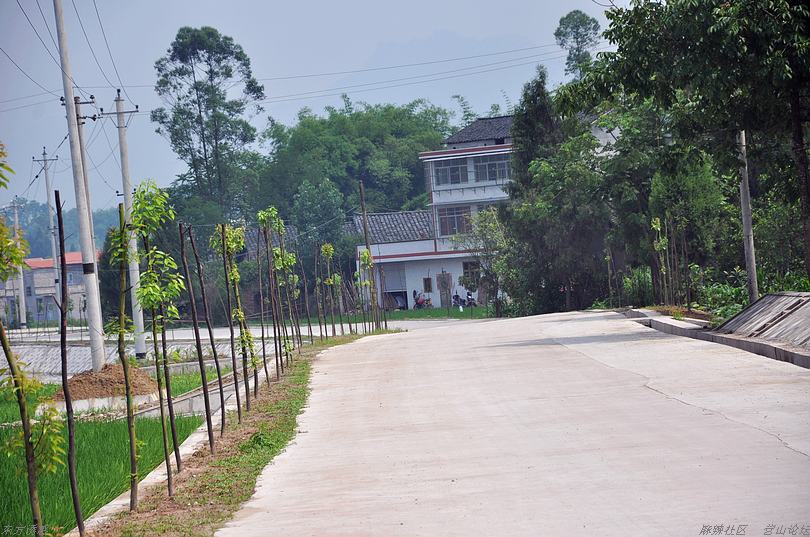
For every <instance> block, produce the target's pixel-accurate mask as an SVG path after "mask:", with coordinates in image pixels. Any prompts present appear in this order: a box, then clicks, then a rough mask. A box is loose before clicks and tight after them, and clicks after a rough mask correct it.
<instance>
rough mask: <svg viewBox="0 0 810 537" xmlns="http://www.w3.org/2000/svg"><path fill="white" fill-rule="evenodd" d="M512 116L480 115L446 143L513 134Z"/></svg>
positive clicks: (492, 138) (505, 136)
mask: <svg viewBox="0 0 810 537" xmlns="http://www.w3.org/2000/svg"><path fill="white" fill-rule="evenodd" d="M511 131H512V116H497V117H480V118H478V119H476V120H475V121H473V122H472V123H470V124H469V125H467V126H466V127H464V128H463V129H461V130H460V131H458V132H457V133H455V134H453V135H452V136H450V137H449V138H448V139H447V140H445V143H446V144H448V145H451V144H464V143H469V142H482V141H485V140H494V139H496V138H509V137H511V136H512V134H511Z"/></svg>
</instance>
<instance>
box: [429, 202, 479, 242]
mask: <svg viewBox="0 0 810 537" xmlns="http://www.w3.org/2000/svg"><path fill="white" fill-rule="evenodd" d="M451 213H452V214H451ZM436 217H437V219H438V221H439V222H438V223H439V236H441V237H451V236H453V235H457V234H459V233H468V232H469V231H470V218H471V217H472V208H471V207H470V206H469V205H454V206H451V207H438V208H437V209H436Z"/></svg>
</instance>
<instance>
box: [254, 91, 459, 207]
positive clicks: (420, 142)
mask: <svg viewBox="0 0 810 537" xmlns="http://www.w3.org/2000/svg"><path fill="white" fill-rule="evenodd" d="M449 120H450V112H449V111H447V110H445V109H443V108H440V107H436V106H433V105H431V104H430V103H428V102H427V101H424V100H416V101H413V102H411V103H408V104H405V105H393V104H376V105H371V104H366V103H352V102H351V101H349V100H348V98H346V99H345V101H344V106H343V107H341V108H334V107H327V108H326V114H325V115H324V116H318V115H315V114H314V113H312V111H310V110H309V109H303V110H301V112H300V113H299V115H298V123H297V124H296V125H294V126H292V127H285V126H283V125H281V124H279V123H277V122H275V121H273V120H271V121H270V125H269V127H268V128H267V129H266V130H265V132H264V138H265V139H266V140H267V142H268V143H269V145H270V147H272V154H271V155H270V159H271V162H270V164H269V167H268V168H267V172H266V177H267V178H268V179H267V180H264V181H261V182H260V183H258V185H257V191H256V192H255V193H253V194H252V197H253V198H254V199H255V200H256V203H257V205H256V206H255V207H256V209H258V208H260V207H263V206H265V205H266V204H267V203H273V204H275V205H276V206H277V207H279V209H280V210H281V212H282V213H284V214H291V212H292V210H293V207H292V204H293V202H294V199H295V193H296V192H297V191H298V189H299V185H300V184H301V182H302V179H305V178H306V179H310V180H312V179H315V180H321V179H329V180H330V181H331V182H332V183H333V184H334V185H335V187H336V188H337V189H338V191H340V193H341V194H342V195H343V199H344V205H343V206H344V208H346V209H349V208H354V207H357V206H359V197H358V192H357V181H358V180H359V179H362V180H363V181H364V183H365V187H366V204H367V206H368V210H369V211H380V210H397V209H399V208H400V207H402V206H403V205H404V204H405V203H407V202H408V201H409V200H410V199H411V198H413V197H415V196H417V195H419V194H421V193H423V192H424V188H425V179H424V166H423V165H422V163H421V162H420V161H419V152H420V151H428V150H433V149H439V148H440V147H441V144H442V140H443V139H444V138H445V137H446V136H447V135H448V134H449V133H450V130H451V128H450V121H449ZM270 178H272V179H270ZM297 216H302V215H297ZM293 221H295V219H293Z"/></svg>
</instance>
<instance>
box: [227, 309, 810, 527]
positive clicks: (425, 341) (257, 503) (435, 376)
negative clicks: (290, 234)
mask: <svg viewBox="0 0 810 537" xmlns="http://www.w3.org/2000/svg"><path fill="white" fill-rule="evenodd" d="M808 454H810V371H808V370H806V369H801V368H799V367H796V366H793V365H791V364H787V363H782V362H777V361H774V360H770V359H768V358H764V357H762V356H758V355H754V354H749V353H746V352H743V351H740V350H737V349H733V348H730V347H724V346H721V345H717V344H713V343H707V342H702V341H696V340H691V339H686V338H680V337H677V336H671V335H666V334H662V333H659V332H656V331H653V330H651V329H649V328H645V327H643V326H641V325H639V324H637V323H635V322H633V321H630V320H627V319H625V318H624V317H622V316H620V315H618V314H614V313H595V312H583V313H569V314H555V315H547V316H539V317H531V318H522V319H509V320H498V321H470V322H467V321H464V322H457V323H448V324H446V325H442V326H437V327H435V328H428V329H422V330H415V331H413V332H409V333H404V334H392V335H383V336H373V337H369V338H365V339H362V340H360V341H358V342H356V343H353V344H350V345H345V346H341V347H337V348H334V349H331V350H329V351H326V352H325V353H324V354H323V355H322V357H321V358H320V359H319V360H318V361H317V362H315V364H314V369H313V377H312V394H311V397H310V401H309V405H308V407H307V409H306V410H305V412H304V414H303V415H302V416H301V417H300V421H299V433H298V435H297V437H296V438H295V440H294V442H293V443H292V444H291V445H290V446H289V447H288V448H287V450H286V451H285V452H284V453H282V454H281V455H279V456H278V457H277V458H276V460H275V461H274V462H273V463H272V464H270V465H269V466H268V467H267V468H266V469H265V470H264V472H263V473H262V475H261V476H260V478H259V481H258V484H257V490H256V492H255V494H254V496H253V498H252V499H251V500H250V501H249V502H247V503H246V504H245V505H244V506H243V507H242V508H241V510H240V511H239V512H238V513H237V515H236V517H235V518H234V519H233V520H232V521H231V522H230V523H229V524H228V525H227V526H226V527H224V528H223V529H221V530H220V531H219V532H218V533H217V535H218V536H220V537H236V536H239V537H242V536H251V535H279V536H285V537H295V536H305V535H306V536H347V537H348V536H365V535H381V536H391V535H394V536H406V535H407V536H411V535H431V536H440V535H441V536H445V535H454V536H455V535H458V536H465V537H468V536H475V535H481V536H500V535H510V536H511V535H527V536H529V535H531V536H556V535H600V536H603V535H615V536H631V535H656V536H658V535H673V536H684V535H699V534H701V531H704V532H705V531H707V529H706V527H707V526H708V528H709V529H708V531H709V532H710V533H709V534H715V535H716V534H717V533H716V531H717V527H718V526H723V529H722V531H723V534H724V535H728V534H729V533H727V532H728V531H729V528H732V527H733V528H732V529H731V533H730V534H732V535H764V534H767V527H768V525H770V524H773V525H775V528H779V526H782V527H783V528H784V529H783V531H785V532H786V531H787V528H791V529H792V528H793V527H794V526H793V525H794V524H795V525H796V526H795V527H796V528H797V530H796V531H797V533H795V534H796V535H801V533H800V532H801V531H802V530H801V528H802V527H805V528H807V529H808V531H810V458H809V457H808ZM743 526H744V527H743ZM741 529H742V532H740V530H741ZM711 532H715V533H711ZM704 534H705V533H704ZM771 534H776V533H774V529H771ZM784 534H786V535H791V534H790V533H784Z"/></svg>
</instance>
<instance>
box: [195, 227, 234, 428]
mask: <svg viewBox="0 0 810 537" xmlns="http://www.w3.org/2000/svg"><path fill="white" fill-rule="evenodd" d="M188 238H189V242H191V251H192V252H193V253H194V261H195V262H196V264H197V278H198V280H199V282H200V296H201V297H202V301H203V312H204V313H205V326H206V327H207V328H208V340H209V341H210V342H211V355H212V356H213V357H214V365H215V366H216V368H217V380H218V384H219V411H220V415H221V420H220V421H221V423H220V424H219V426H220V430H219V435H220V436H222V435H223V434H225V386H224V383H223V380H222V368H221V367H220V365H219V353H218V352H217V343H216V340H215V339H214V327H213V326H212V325H211V310H210V309H209V308H208V297H207V295H206V294H205V276H204V269H203V265H202V263H200V256H199V254H198V253H197V245H196V244H195V243H194V230H193V229H192V228H189V230H188Z"/></svg>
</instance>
